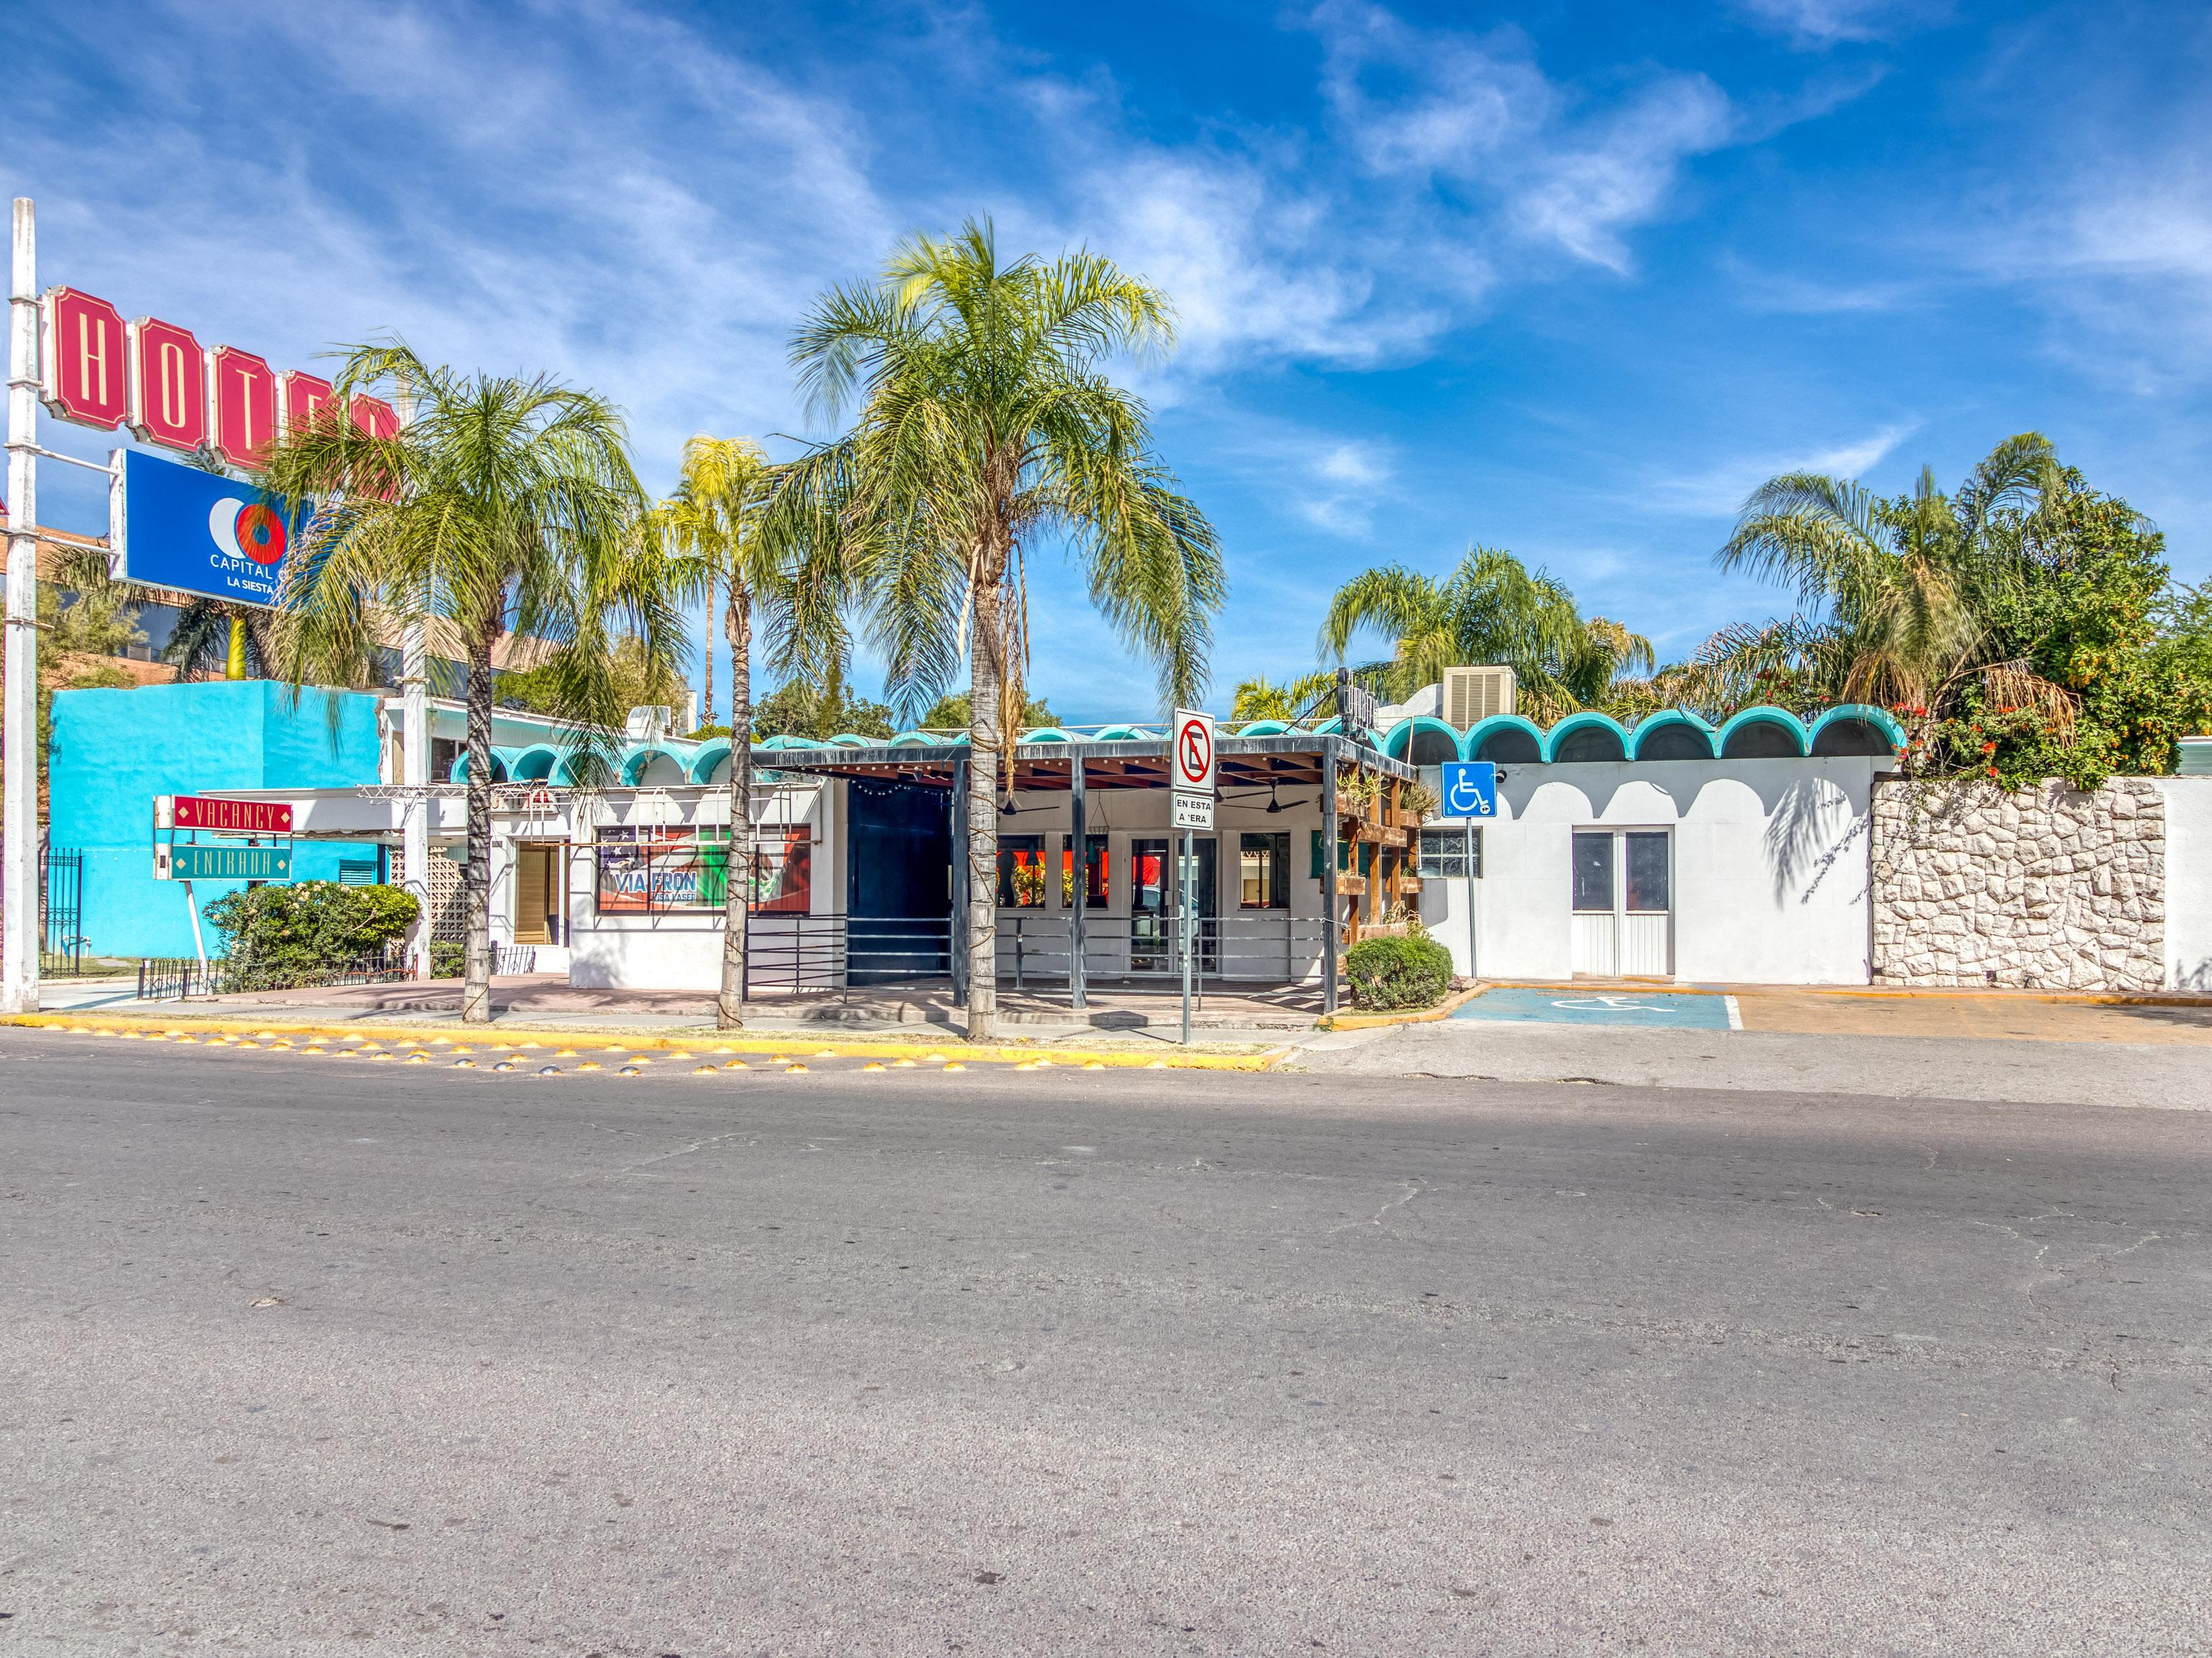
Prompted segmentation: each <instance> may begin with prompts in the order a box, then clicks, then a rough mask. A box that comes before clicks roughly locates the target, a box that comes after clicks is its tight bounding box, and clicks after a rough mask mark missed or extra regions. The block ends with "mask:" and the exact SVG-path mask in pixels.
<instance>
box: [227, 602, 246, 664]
mask: <svg viewBox="0 0 2212 1658" xmlns="http://www.w3.org/2000/svg"><path fill="white" fill-rule="evenodd" d="M222 677H224V678H225V679H243V678H245V677H246V618H245V617H244V616H232V617H231V619H230V655H229V657H228V659H227V660H226V661H225V662H224V664H223V673H222Z"/></svg>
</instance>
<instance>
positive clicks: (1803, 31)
mask: <svg viewBox="0 0 2212 1658" xmlns="http://www.w3.org/2000/svg"><path fill="white" fill-rule="evenodd" d="M1743 9H1744V10H1745V11H1746V12H1747V13H1748V14H1749V15H1751V16H1752V17H1753V19H1755V20H1756V21H1759V22H1761V23H1764V24H1765V25H1766V26H1767V27H1770V28H1771V29H1775V30H1777V31H1778V32H1780V33H1784V34H1786V35H1788V36H1789V37H1790V39H1791V40H1792V41H1793V42H1794V43H1795V44H1796V45H1797V46H1804V47H1821V46H1837V45H1839V44H1841V43H1843V42H1845V41H1856V40H1878V39H1883V38H1884V37H1885V36H1887V35H1889V34H1892V33H1896V32H1897V31H1899V29H1901V28H1903V27H1907V26H1910V25H1912V24H1915V23H1918V22H1922V21H1928V18H1929V15H1931V14H1940V13H1941V12H1942V11H1945V10H1948V6H1940V7H1939V6H1937V5H1935V4H1930V3H1926V0H1743Z"/></svg>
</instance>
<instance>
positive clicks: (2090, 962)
mask: <svg viewBox="0 0 2212 1658" xmlns="http://www.w3.org/2000/svg"><path fill="white" fill-rule="evenodd" d="M1873 857H1874V893H1873V896H1874V961H1873V965H1874V978H1875V983H1876V984H1918V985H1986V984H1997V985H2010V986H2025V987H2029V988H2033V989H2042V990H2111V991H2141V990H2156V989H2158V988H2159V987H2160V986H2161V985H2163V984H2164V983H2165V981H2166V960H2165V952H2166V803H2165V799H2164V797H2163V796H2162V795H2161V794H2160V792H2159V789H2158V786H2157V785H2156V784H2154V783H2152V782H2148V781H2147V780H2143V779H2141V778H2115V779H2113V780H2112V781H2110V782H2108V783H2106V785H2105V786H2103V787H2102V788H2100V789H2099V790H2097V791H2096V792H2095V793H2093V794H2084V793H2080V792H2079V791H2077V790H2075V789H2070V788H2068V787H2067V786H2065V785H2063V784H2062V783H2057V782H2051V783H2045V785H2044V786H2042V787H2040V788H2036V789H2024V790H2021V791H2020V792H2019V793H2012V794H2007V793H2001V792H2000V791H1998V790H1997V789H1996V787H1994V786H1990V785H1988V784H1982V783H1971V782H1909V781H1905V780H1888V781H1886V782H1883V783H1881V784H1880V785H1878V786H1877V787H1876V789H1875V803H1874V847H1873Z"/></svg>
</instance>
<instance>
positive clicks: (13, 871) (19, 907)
mask: <svg viewBox="0 0 2212 1658" xmlns="http://www.w3.org/2000/svg"><path fill="white" fill-rule="evenodd" d="M37 224H38V222H37V219H36V216H34V214H33V210H32V206H31V202H30V198H29V197H23V196H19V197H16V198H15V222H14V232H15V234H14V237H13V242H12V246H13V253H14V257H13V258H12V259H11V260H10V262H9V270H10V281H9V288H8V610H7V634H8V646H7V666H8V689H7V702H6V709H5V721H4V723H5V726H6V732H5V734H4V739H0V740H3V741H4V750H0V753H4V757H5V760H6V764H7V770H8V779H7V787H6V802H5V816H4V820H3V821H4V834H5V837H6V853H5V863H6V869H5V872H4V877H0V882H4V884H3V885H0V900H3V901H4V902H5V904H6V919H5V921H4V923H0V926H4V930H5V932H6V940H5V949H4V951H0V957H3V958H4V959H3V960H0V975H4V982H0V1012H5V1013H35V1012H37V1011H39V871H38V862H37V859H38V856H39V634H38V622H39V535H38V525H39V475H38V456H37V455H36V453H35V452H34V446H35V445H36V444H37V442H38V440H39V432H38V421H39V401H38V373H39V263H38V228H37Z"/></svg>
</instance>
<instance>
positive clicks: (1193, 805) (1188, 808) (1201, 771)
mask: <svg viewBox="0 0 2212 1658" xmlns="http://www.w3.org/2000/svg"><path fill="white" fill-rule="evenodd" d="M1171 750H1172V752H1171V753H1170V756H1169V761H1168V779H1169V782H1170V785H1171V786H1173V788H1174V791H1175V820H1174V822H1175V827H1176V828H1177V829H1212V827H1213V786H1214V758H1215V756H1214V742H1213V716H1212V714H1200V713H1199V712H1197V711H1196V710H1195V709H1193V708H1177V709H1176V715H1175V732H1174V738H1173V742H1172V744H1171Z"/></svg>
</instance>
